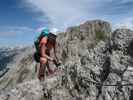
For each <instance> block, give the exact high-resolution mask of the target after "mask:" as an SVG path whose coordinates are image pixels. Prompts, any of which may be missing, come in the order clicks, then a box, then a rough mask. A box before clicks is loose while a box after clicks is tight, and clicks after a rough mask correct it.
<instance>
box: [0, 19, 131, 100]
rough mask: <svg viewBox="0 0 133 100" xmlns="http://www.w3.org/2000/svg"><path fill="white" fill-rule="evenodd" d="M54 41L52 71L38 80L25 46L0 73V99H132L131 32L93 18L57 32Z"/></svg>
mask: <svg viewBox="0 0 133 100" xmlns="http://www.w3.org/2000/svg"><path fill="white" fill-rule="evenodd" d="M57 41H58V44H59V45H58V50H57V51H58V56H59V58H60V60H61V61H62V65H61V66H59V68H58V69H59V71H58V72H57V73H56V75H54V76H47V77H46V80H45V81H44V82H39V80H38V79H37V77H36V76H37V75H36V73H35V66H36V64H35V62H34V59H33V56H32V55H33V53H34V50H33V48H27V50H24V51H23V52H21V53H19V54H17V55H15V57H14V59H15V61H14V63H11V66H12V67H10V69H9V70H8V71H7V73H6V74H5V75H4V76H3V77H1V79H0V100H133V31H131V30H129V29H116V30H115V31H112V29H111V25H110V24H109V23H108V22H106V21H101V20H93V21H87V22H85V23H83V24H81V25H79V26H75V27H70V28H68V29H67V30H66V31H65V32H62V33H59V34H58V39H57ZM16 58H17V59H16ZM53 66H54V65H53V64H51V67H53Z"/></svg>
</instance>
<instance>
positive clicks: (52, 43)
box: [47, 39, 56, 49]
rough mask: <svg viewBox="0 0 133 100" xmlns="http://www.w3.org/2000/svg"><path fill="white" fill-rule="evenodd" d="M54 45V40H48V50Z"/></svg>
mask: <svg viewBox="0 0 133 100" xmlns="http://www.w3.org/2000/svg"><path fill="white" fill-rule="evenodd" d="M55 44H56V40H53V39H49V40H48V45H47V46H48V48H49V49H51V48H53V47H54V46H55Z"/></svg>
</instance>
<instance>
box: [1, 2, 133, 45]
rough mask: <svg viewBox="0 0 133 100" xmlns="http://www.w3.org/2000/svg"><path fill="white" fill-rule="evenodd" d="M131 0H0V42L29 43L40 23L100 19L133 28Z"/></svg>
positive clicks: (64, 24) (62, 24) (63, 24)
mask: <svg viewBox="0 0 133 100" xmlns="http://www.w3.org/2000/svg"><path fill="white" fill-rule="evenodd" d="M132 11H133V0H0V46H3V45H5V46H14V45H31V44H33V41H34V38H35V37H36V35H37V30H38V29H39V28H41V27H45V26H47V27H50V28H51V27H56V28H58V29H59V30H61V31H62V30H65V29H66V28H67V27H69V26H74V25H78V24H80V23H83V22H85V21H87V20H92V19H102V20H106V21H109V22H111V24H112V25H113V27H114V28H116V27H129V28H130V29H132V28H133V12H132Z"/></svg>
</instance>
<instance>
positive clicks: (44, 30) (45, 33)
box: [41, 28, 50, 36]
mask: <svg viewBox="0 0 133 100" xmlns="http://www.w3.org/2000/svg"><path fill="white" fill-rule="evenodd" d="M49 33H50V31H49V29H48V28H44V29H43V30H42V31H41V34H42V35H44V36H48V34H49Z"/></svg>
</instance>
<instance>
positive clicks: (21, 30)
mask: <svg viewBox="0 0 133 100" xmlns="http://www.w3.org/2000/svg"><path fill="white" fill-rule="evenodd" d="M33 32H34V30H33V29H32V28H29V27H25V26H6V27H0V36H1V37H14V36H17V35H24V34H25V35H26V34H30V33H33Z"/></svg>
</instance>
